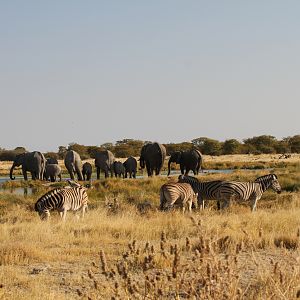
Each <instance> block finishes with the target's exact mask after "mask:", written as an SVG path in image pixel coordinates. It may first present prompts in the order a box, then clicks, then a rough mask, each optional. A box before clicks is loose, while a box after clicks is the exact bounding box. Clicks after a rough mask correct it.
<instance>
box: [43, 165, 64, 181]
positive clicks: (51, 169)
mask: <svg viewBox="0 0 300 300" xmlns="http://www.w3.org/2000/svg"><path fill="white" fill-rule="evenodd" d="M56 177H58V178H59V181H61V167H60V166H59V165H58V164H47V165H46V168H45V179H46V180H49V178H50V181H51V182H55V181H56Z"/></svg>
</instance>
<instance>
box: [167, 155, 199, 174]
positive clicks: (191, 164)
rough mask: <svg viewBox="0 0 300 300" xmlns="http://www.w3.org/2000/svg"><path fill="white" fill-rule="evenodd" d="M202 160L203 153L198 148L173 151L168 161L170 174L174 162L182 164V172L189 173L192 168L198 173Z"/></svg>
mask: <svg viewBox="0 0 300 300" xmlns="http://www.w3.org/2000/svg"><path fill="white" fill-rule="evenodd" d="M202 161H203V158H202V154H201V152H200V151H199V150H196V149H192V150H188V151H176V152H173V153H172V154H171V156H170V159H169V162H168V176H169V175H170V167H171V163H172V162H175V163H176V164H180V171H181V174H185V175H188V173H189V171H190V170H192V171H193V172H194V175H197V174H198V173H199V170H200V169H201V165H202Z"/></svg>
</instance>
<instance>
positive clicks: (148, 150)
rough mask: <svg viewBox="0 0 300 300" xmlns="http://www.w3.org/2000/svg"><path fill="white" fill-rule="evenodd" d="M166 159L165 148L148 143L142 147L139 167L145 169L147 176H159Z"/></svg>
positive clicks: (157, 144)
mask: <svg viewBox="0 0 300 300" xmlns="http://www.w3.org/2000/svg"><path fill="white" fill-rule="evenodd" d="M165 158H166V148H165V146H164V145H161V144H159V143H156V142H155V143H148V144H146V145H144V146H143V147H142V150H141V156H140V166H141V168H142V169H144V168H145V167H146V169H147V173H148V176H152V175H153V172H155V175H159V173H160V171H161V169H162V167H163V164H164V161H165Z"/></svg>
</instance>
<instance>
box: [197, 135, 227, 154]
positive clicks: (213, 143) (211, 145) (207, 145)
mask: <svg viewBox="0 0 300 300" xmlns="http://www.w3.org/2000/svg"><path fill="white" fill-rule="evenodd" d="M192 143H193V145H195V147H196V148H198V149H199V150H200V151H201V152H202V153H203V154H208V155H220V154H221V153H222V143H221V142H219V141H217V140H213V139H210V138H207V137H200V138H197V139H193V140H192Z"/></svg>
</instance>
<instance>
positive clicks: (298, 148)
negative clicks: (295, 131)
mask: <svg viewBox="0 0 300 300" xmlns="http://www.w3.org/2000/svg"><path fill="white" fill-rule="evenodd" d="M289 146H290V148H291V152H292V153H300V135H294V136H293V137H291V138H290V139H289Z"/></svg>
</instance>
